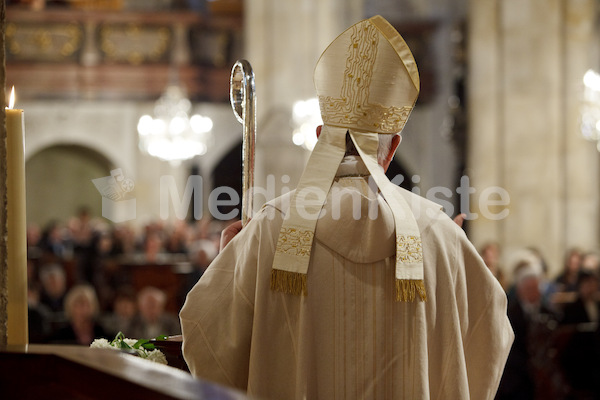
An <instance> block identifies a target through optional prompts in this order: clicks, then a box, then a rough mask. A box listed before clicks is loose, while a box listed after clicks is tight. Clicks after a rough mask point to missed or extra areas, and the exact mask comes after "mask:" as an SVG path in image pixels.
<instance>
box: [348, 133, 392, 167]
mask: <svg viewBox="0 0 600 400" xmlns="http://www.w3.org/2000/svg"><path fill="white" fill-rule="evenodd" d="M396 135H399V134H398V133H396V134H383V133H382V134H379V135H378V136H379V145H378V147H377V162H378V163H379V164H383V163H384V162H385V159H386V158H387V156H388V154H389V152H390V150H391V148H392V140H393V138H394V136H396ZM345 155H347V156H349V155H356V156H357V155H359V154H358V150H356V147H355V146H354V142H353V141H352V139H350V135H349V134H348V133H346V154H345Z"/></svg>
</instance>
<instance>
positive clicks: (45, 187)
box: [25, 144, 115, 227]
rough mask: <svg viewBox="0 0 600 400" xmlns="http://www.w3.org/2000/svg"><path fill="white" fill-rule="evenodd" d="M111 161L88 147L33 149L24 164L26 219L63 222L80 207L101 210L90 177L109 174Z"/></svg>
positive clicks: (95, 212)
mask: <svg viewBox="0 0 600 400" xmlns="http://www.w3.org/2000/svg"><path fill="white" fill-rule="evenodd" d="M114 165H115V164H114V163H113V162H112V161H111V160H110V159H109V158H108V157H106V156H105V155H104V154H102V153H100V152H98V151H96V150H94V149H91V148H89V147H85V146H80V145H73V144H55V145H52V146H48V147H45V148H43V149H41V150H39V151H36V152H35V153H33V154H30V156H29V157H28V158H27V161H26V164H25V174H26V190H27V222H28V223H29V224H36V225H39V226H42V227H43V226H44V225H46V224H48V223H49V222H50V221H62V222H66V221H67V220H68V219H69V218H70V217H72V216H74V215H75V214H76V213H77V211H78V209H80V208H81V207H85V208H87V209H88V210H89V211H90V213H91V215H92V216H94V217H98V216H100V215H101V214H102V197H101V195H100V193H98V191H97V190H96V188H95V186H94V185H93V183H92V179H95V178H101V177H103V176H107V175H110V170H111V168H113V167H114Z"/></svg>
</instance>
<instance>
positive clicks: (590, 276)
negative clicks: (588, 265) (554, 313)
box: [561, 271, 600, 324]
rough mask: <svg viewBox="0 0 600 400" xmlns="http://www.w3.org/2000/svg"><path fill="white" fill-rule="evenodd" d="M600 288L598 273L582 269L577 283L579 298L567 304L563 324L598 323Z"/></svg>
mask: <svg viewBox="0 0 600 400" xmlns="http://www.w3.org/2000/svg"><path fill="white" fill-rule="evenodd" d="M599 288H600V286H599V282H598V275H596V274H595V273H593V272H589V271H581V272H580V274H579V282H578V285H577V299H576V300H575V302H573V303H568V304H566V305H565V307H564V311H563V318H562V321H561V322H562V323H563V324H582V323H589V322H595V323H597V322H598V313H599V311H600V303H599V302H598V289H599Z"/></svg>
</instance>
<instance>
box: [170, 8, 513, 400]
mask: <svg viewBox="0 0 600 400" xmlns="http://www.w3.org/2000/svg"><path fill="white" fill-rule="evenodd" d="M314 79H315V86H316V90H317V94H318V97H319V102H320V105H321V113H322V117H323V121H324V125H323V127H322V129H321V130H320V132H319V139H318V142H317V144H316V146H315V148H314V150H313V152H312V154H311V157H310V159H309V161H308V164H307V166H306V169H305V171H304V173H303V175H302V177H301V179H300V183H299V185H298V187H297V188H296V190H295V191H293V192H290V193H288V194H286V195H283V196H281V197H279V198H277V199H275V200H273V201H270V202H268V203H267V204H265V205H264V206H263V207H262V209H261V210H260V211H259V212H258V213H257V214H256V215H255V216H254V217H253V218H252V220H251V221H250V222H249V223H248V224H247V225H246V226H245V227H244V228H243V229H241V231H240V232H239V233H238V234H237V235H235V237H234V238H233V239H232V240H231V241H230V242H229V243H228V244H227V245H226V246H225V247H224V249H223V250H222V252H221V253H220V254H219V256H218V257H217V258H216V259H215V260H214V261H213V263H212V264H211V265H210V267H209V268H208V269H207V271H206V272H205V274H204V275H203V277H202V278H201V279H200V281H199V282H198V283H197V284H196V286H195V287H194V288H193V289H192V290H191V291H190V293H189V294H188V296H187V299H186V302H185V305H184V306H183V309H182V310H181V313H180V318H181V323H182V330H183V354H184V357H185V360H186V362H187V364H188V366H189V368H190V371H191V372H192V374H194V375H195V376H198V377H201V378H204V379H208V380H212V381H215V382H219V383H222V384H225V385H229V386H233V387H237V388H239V389H242V390H246V391H247V392H248V393H249V394H251V395H255V396H257V397H259V398H265V399H333V398H365V399H367V398H390V399H429V398H434V399H438V398H444V399H469V398H470V399H492V398H493V397H494V395H495V393H496V390H497V388H498V383H499V381H500V376H501V374H502V371H503V368H504V364H505V362H506V358H507V355H508V352H509V349H510V346H511V343H512V341H513V338H514V336H513V332H512V329H511V326H510V323H509V322H508V319H507V317H506V296H505V294H504V291H503V290H502V288H501V287H500V285H499V284H498V282H497V281H496V279H495V278H494V277H493V276H492V274H491V273H490V271H489V270H488V268H487V267H486V266H485V264H484V263H483V260H482V259H481V258H480V256H479V255H478V253H477V251H476V250H475V248H474V247H473V245H472V244H471V243H470V242H469V240H468V239H467V237H466V235H465V234H464V232H463V231H462V230H461V229H460V227H459V226H458V225H457V224H456V223H454V222H453V221H452V220H451V219H450V218H449V217H448V216H447V215H446V214H444V213H443V211H442V210H441V209H440V207H439V206H438V205H437V204H435V203H432V202H430V201H428V200H426V199H424V198H421V197H419V196H417V195H415V194H414V193H411V192H409V191H406V190H403V189H401V188H399V187H397V186H395V185H393V184H392V183H391V182H390V181H389V180H388V179H387V178H386V177H385V175H384V170H385V169H386V168H387V167H388V166H389V164H390V162H391V160H392V158H393V156H394V153H395V151H396V148H397V147H398V145H399V144H400V141H401V137H400V135H399V133H400V132H401V131H402V128H403V127H404V124H405V123H406V120H407V119H408V116H409V114H410V112H411V111H412V108H413V107H414V104H415V101H416V99H417V96H418V92H419V86H420V83H419V75H418V71H417V67H416V64H415V61H414V59H413V56H412V54H411V52H410V50H409V48H408V47H407V45H406V43H405V42H404V40H403V39H402V37H401V36H400V35H399V34H398V32H396V30H395V29H394V28H393V27H392V26H391V25H390V24H389V23H388V22H387V21H386V20H385V19H383V18H382V17H380V16H376V17H373V18H370V19H368V20H364V21H361V22H359V23H357V24H355V25H353V26H352V27H350V28H349V29H348V30H347V31H345V32H344V33H342V34H341V35H340V36H339V37H338V38H337V39H336V40H334V41H333V42H332V43H331V44H330V45H329V46H328V47H327V49H326V50H325V52H324V53H323V54H322V55H321V58H320V59H319V61H318V63H317V66H316V69H315V77H314ZM369 180H372V181H373V182H375V184H376V186H377V188H372V187H371V186H370V185H369V182H368V181H369ZM308 193H317V194H318V193H322V194H323V196H314V195H307V194H308ZM315 197H317V198H318V199H317V200H315ZM234 228H235V229H234ZM239 228H240V225H239V224H238V225H237V226H233V227H232V229H231V231H230V232H229V234H233V233H235V230H237V229H239ZM224 241H226V240H224Z"/></svg>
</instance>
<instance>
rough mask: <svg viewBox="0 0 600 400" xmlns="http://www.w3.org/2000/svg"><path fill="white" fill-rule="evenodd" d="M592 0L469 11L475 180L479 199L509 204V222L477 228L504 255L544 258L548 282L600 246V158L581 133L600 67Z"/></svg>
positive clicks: (533, 1) (514, 1) (509, 0)
mask: <svg viewBox="0 0 600 400" xmlns="http://www.w3.org/2000/svg"><path fill="white" fill-rule="evenodd" d="M596 19H597V11H596V2H595V1H593V0H574V1H567V0H473V1H471V2H470V11H469V26H470V32H469V42H470V48H469V49H470V51H469V71H470V75H469V98H470V103H469V112H470V115H469V126H470V132H469V138H470V142H469V160H468V165H469V167H470V169H469V171H468V173H469V175H470V176H471V178H472V183H473V184H474V186H475V188H476V189H477V190H478V193H481V191H482V190H483V189H485V188H487V187H492V186H498V187H501V188H503V189H505V190H506V191H507V193H508V194H509V195H510V204H509V205H508V207H506V208H505V207H504V206H502V205H501V206H493V207H492V208H491V211H492V214H500V212H501V211H503V210H504V209H506V210H508V212H509V214H508V216H507V217H506V218H500V219H498V220H496V218H485V217H483V216H482V215H481V214H482V213H481V208H480V209H479V212H478V214H479V216H478V218H476V219H474V220H473V221H471V223H470V228H471V230H470V236H471V238H472V240H473V241H474V242H475V243H476V244H477V245H481V244H483V243H484V242H486V241H496V242H498V243H500V245H501V246H502V247H503V248H504V250H505V254H510V253H511V252H513V251H516V250H518V249H521V248H524V247H535V248H537V249H539V250H540V251H541V253H542V254H543V255H544V257H545V258H546V261H547V263H548V265H549V267H550V275H556V274H557V273H558V272H559V270H561V269H562V259H563V255H564V253H565V251H566V249H568V248H570V247H574V246H577V247H581V248H582V249H584V250H591V249H594V248H595V247H597V245H598V216H599V215H598V212H599V210H598V200H599V185H598V183H599V182H598V179H599V174H598V172H599V154H598V152H597V151H596V148H595V145H594V144H592V143H590V142H586V141H585V140H584V139H583V138H582V137H581V135H580V134H579V132H578V119H579V115H578V109H579V102H580V100H581V96H582V78H583V74H584V73H585V71H586V70H587V69H589V68H593V67H596V66H597V63H598V59H597V58H596V57H595V55H597V52H595V51H591V49H592V46H593V44H594V42H597V39H598V37H597V35H596V33H595V21H596Z"/></svg>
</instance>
